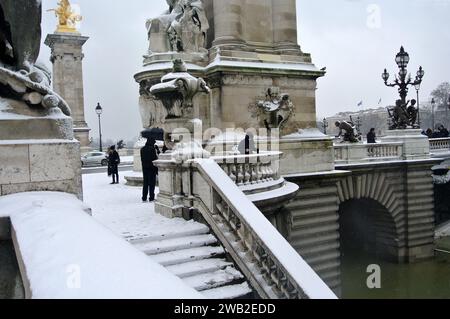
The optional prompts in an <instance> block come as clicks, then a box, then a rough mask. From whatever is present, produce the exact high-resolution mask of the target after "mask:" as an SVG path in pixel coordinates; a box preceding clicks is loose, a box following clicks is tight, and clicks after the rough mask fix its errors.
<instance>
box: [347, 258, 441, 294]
mask: <svg viewBox="0 0 450 319" xmlns="http://www.w3.org/2000/svg"><path fill="white" fill-rule="evenodd" d="M373 264H376V265H379V266H380V268H381V288H380V289H369V288H368V287H367V279H368V277H369V276H370V275H371V274H372V273H368V272H367V267H368V266H369V265H373ZM341 270H342V298H344V299H410V298H412V299H450V256H449V258H436V259H434V260H430V261H424V262H421V263H417V264H395V263H390V262H385V261H382V260H380V259H378V258H377V257H373V256H371V255H369V254H367V253H364V252H361V251H359V252H350V253H349V252H346V253H344V256H343V258H342V268H341Z"/></svg>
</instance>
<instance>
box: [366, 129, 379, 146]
mask: <svg viewBox="0 0 450 319" xmlns="http://www.w3.org/2000/svg"><path fill="white" fill-rule="evenodd" d="M376 142H377V135H376V134H375V132H369V133H368V134H367V143H369V144H375V143H376Z"/></svg>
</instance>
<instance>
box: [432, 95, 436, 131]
mask: <svg viewBox="0 0 450 319" xmlns="http://www.w3.org/2000/svg"><path fill="white" fill-rule="evenodd" d="M435 107H436V101H435V100H434V98H433V99H431V125H432V127H433V131H434V129H435V128H436V126H435V119H434V109H435Z"/></svg>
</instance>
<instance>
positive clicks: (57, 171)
mask: <svg viewBox="0 0 450 319" xmlns="http://www.w3.org/2000/svg"><path fill="white" fill-rule="evenodd" d="M0 163H2V166H1V167H0V195H2V196H3V195H9V194H14V193H20V192H30V191H57V192H65V193H71V194H75V195H76V196H78V198H80V199H81V198H82V185H81V184H82V182H81V162H80V145H79V143H78V141H76V140H70V141H68V140H14V141H1V142H0Z"/></svg>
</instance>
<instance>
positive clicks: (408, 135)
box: [381, 129, 430, 160]
mask: <svg viewBox="0 0 450 319" xmlns="http://www.w3.org/2000/svg"><path fill="white" fill-rule="evenodd" d="M381 141H382V142H386V143H391V142H402V143H403V158H404V159H405V160H416V159H428V158H430V142H429V140H428V137H427V136H424V135H422V131H421V130H417V129H406V130H392V131H389V132H388V136H386V137H383V138H382V139H381Z"/></svg>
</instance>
